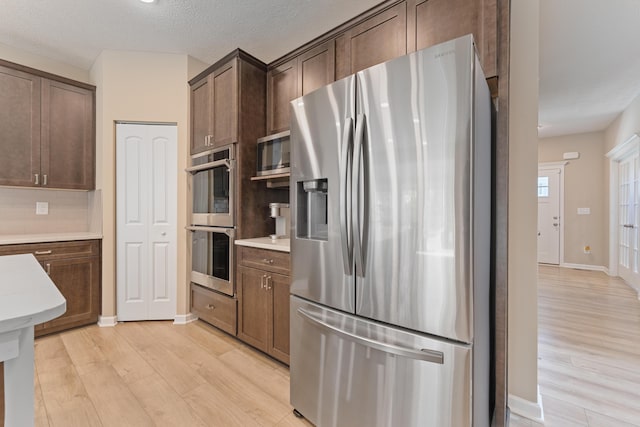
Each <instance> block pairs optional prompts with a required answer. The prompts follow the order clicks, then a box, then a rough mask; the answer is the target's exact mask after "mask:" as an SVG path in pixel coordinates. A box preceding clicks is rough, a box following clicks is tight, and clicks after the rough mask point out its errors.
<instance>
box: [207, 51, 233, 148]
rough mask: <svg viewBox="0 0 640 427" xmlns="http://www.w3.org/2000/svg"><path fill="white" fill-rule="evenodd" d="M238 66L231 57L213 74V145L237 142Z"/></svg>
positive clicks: (218, 145)
mask: <svg viewBox="0 0 640 427" xmlns="http://www.w3.org/2000/svg"><path fill="white" fill-rule="evenodd" d="M237 81H238V66H237V60H236V59H233V60H232V61H231V62H230V63H229V64H227V65H226V66H224V67H223V68H222V69H220V70H218V71H216V72H215V74H214V75H213V146H214V147H220V146H223V145H227V144H231V143H233V142H237V140H238V138H237V135H236V133H237V130H238V125H237V123H238V83H237Z"/></svg>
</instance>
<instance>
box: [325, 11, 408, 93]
mask: <svg viewBox="0 0 640 427" xmlns="http://www.w3.org/2000/svg"><path fill="white" fill-rule="evenodd" d="M406 53H407V6H406V3H405V2H402V3H400V4H397V5H396V6H393V7H392V8H390V9H387V10H385V11H383V12H381V13H379V14H377V15H374V16H372V17H371V18H369V19H367V20H366V21H364V22H362V23H361V24H358V25H356V26H355V27H353V28H351V29H349V30H347V31H346V32H345V33H344V34H342V35H340V36H338V38H336V80H339V79H341V78H343V77H346V76H348V75H350V74H353V73H356V72H358V71H360V70H364V69H365V68H369V67H371V66H372V65H376V64H380V63H382V62H386V61H388V60H390V59H393V58H397V57H399V56H402V55H405V54H406Z"/></svg>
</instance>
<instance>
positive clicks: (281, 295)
mask: <svg viewBox="0 0 640 427" xmlns="http://www.w3.org/2000/svg"><path fill="white" fill-rule="evenodd" d="M237 285H238V301H239V304H238V338H240V339H241V340H242V341H244V342H246V343H247V344H249V345H251V346H253V347H255V348H257V349H258V350H262V351H264V352H265V353H267V354H269V355H271V356H273V357H274V358H276V359H278V360H280V361H281V362H284V363H286V364H289V277H288V276H283V275H280V274H275V273H271V272H268V271H264V270H256V269H253V268H247V267H239V268H238V282H237Z"/></svg>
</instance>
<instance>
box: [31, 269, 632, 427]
mask: <svg viewBox="0 0 640 427" xmlns="http://www.w3.org/2000/svg"><path fill="white" fill-rule="evenodd" d="M538 300H539V383H540V390H541V394H542V400H543V406H544V413H545V426H547V427H573V426H582V427H584V426H587V427H628V426H640V301H638V299H637V294H636V293H635V291H633V290H631V289H630V288H629V287H627V286H626V285H625V284H624V283H623V282H622V281H621V280H619V279H616V278H610V277H608V276H606V275H605V274H603V273H598V272H589V271H579V270H570V269H561V268H556V267H546V266H541V267H540V270H539V295H538ZM35 352H36V376H35V390H36V394H35V396H36V426H65V427H73V426H82V427H85V426H119V427H121V426H225V427H226V426H309V425H310V424H308V423H307V422H306V421H304V420H299V419H297V418H295V416H294V415H293V414H292V413H291V410H292V408H291V406H290V405H289V371H288V369H287V367H286V366H284V365H281V364H280V363H278V362H276V361H274V360H273V359H270V358H268V357H266V356H264V355H263V354H262V353H259V352H257V351H255V350H253V349H251V348H250V347H248V346H246V345H244V344H242V343H240V342H239V341H237V340H236V339H234V338H231V337H230V336H228V335H226V334H224V333H222V332H219V331H217V330H216V329H214V328H212V327H210V326H208V325H206V324H204V323H201V322H195V323H191V324H188V325H182V326H176V325H173V324H172V323H171V322H140V323H120V324H118V325H117V326H116V327H115V328H98V327H97V326H90V327H86V328H82V329H76V330H73V331H68V332H64V333H60V334H56V335H52V336H48V337H43V338H39V339H37V340H36V351H35ZM511 426H512V427H534V426H535V427H539V424H536V423H533V422H531V421H529V420H526V419H523V418H520V417H517V416H512V419H511Z"/></svg>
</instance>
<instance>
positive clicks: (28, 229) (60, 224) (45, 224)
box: [0, 188, 90, 235]
mask: <svg viewBox="0 0 640 427" xmlns="http://www.w3.org/2000/svg"><path fill="white" fill-rule="evenodd" d="M36 202H47V203H49V214H48V215H36ZM89 223H90V210H89V193H88V192H86V191H60V190H43V189H24V188H0V234H1V235H15V234H46V233H66V232H86V231H89Z"/></svg>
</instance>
